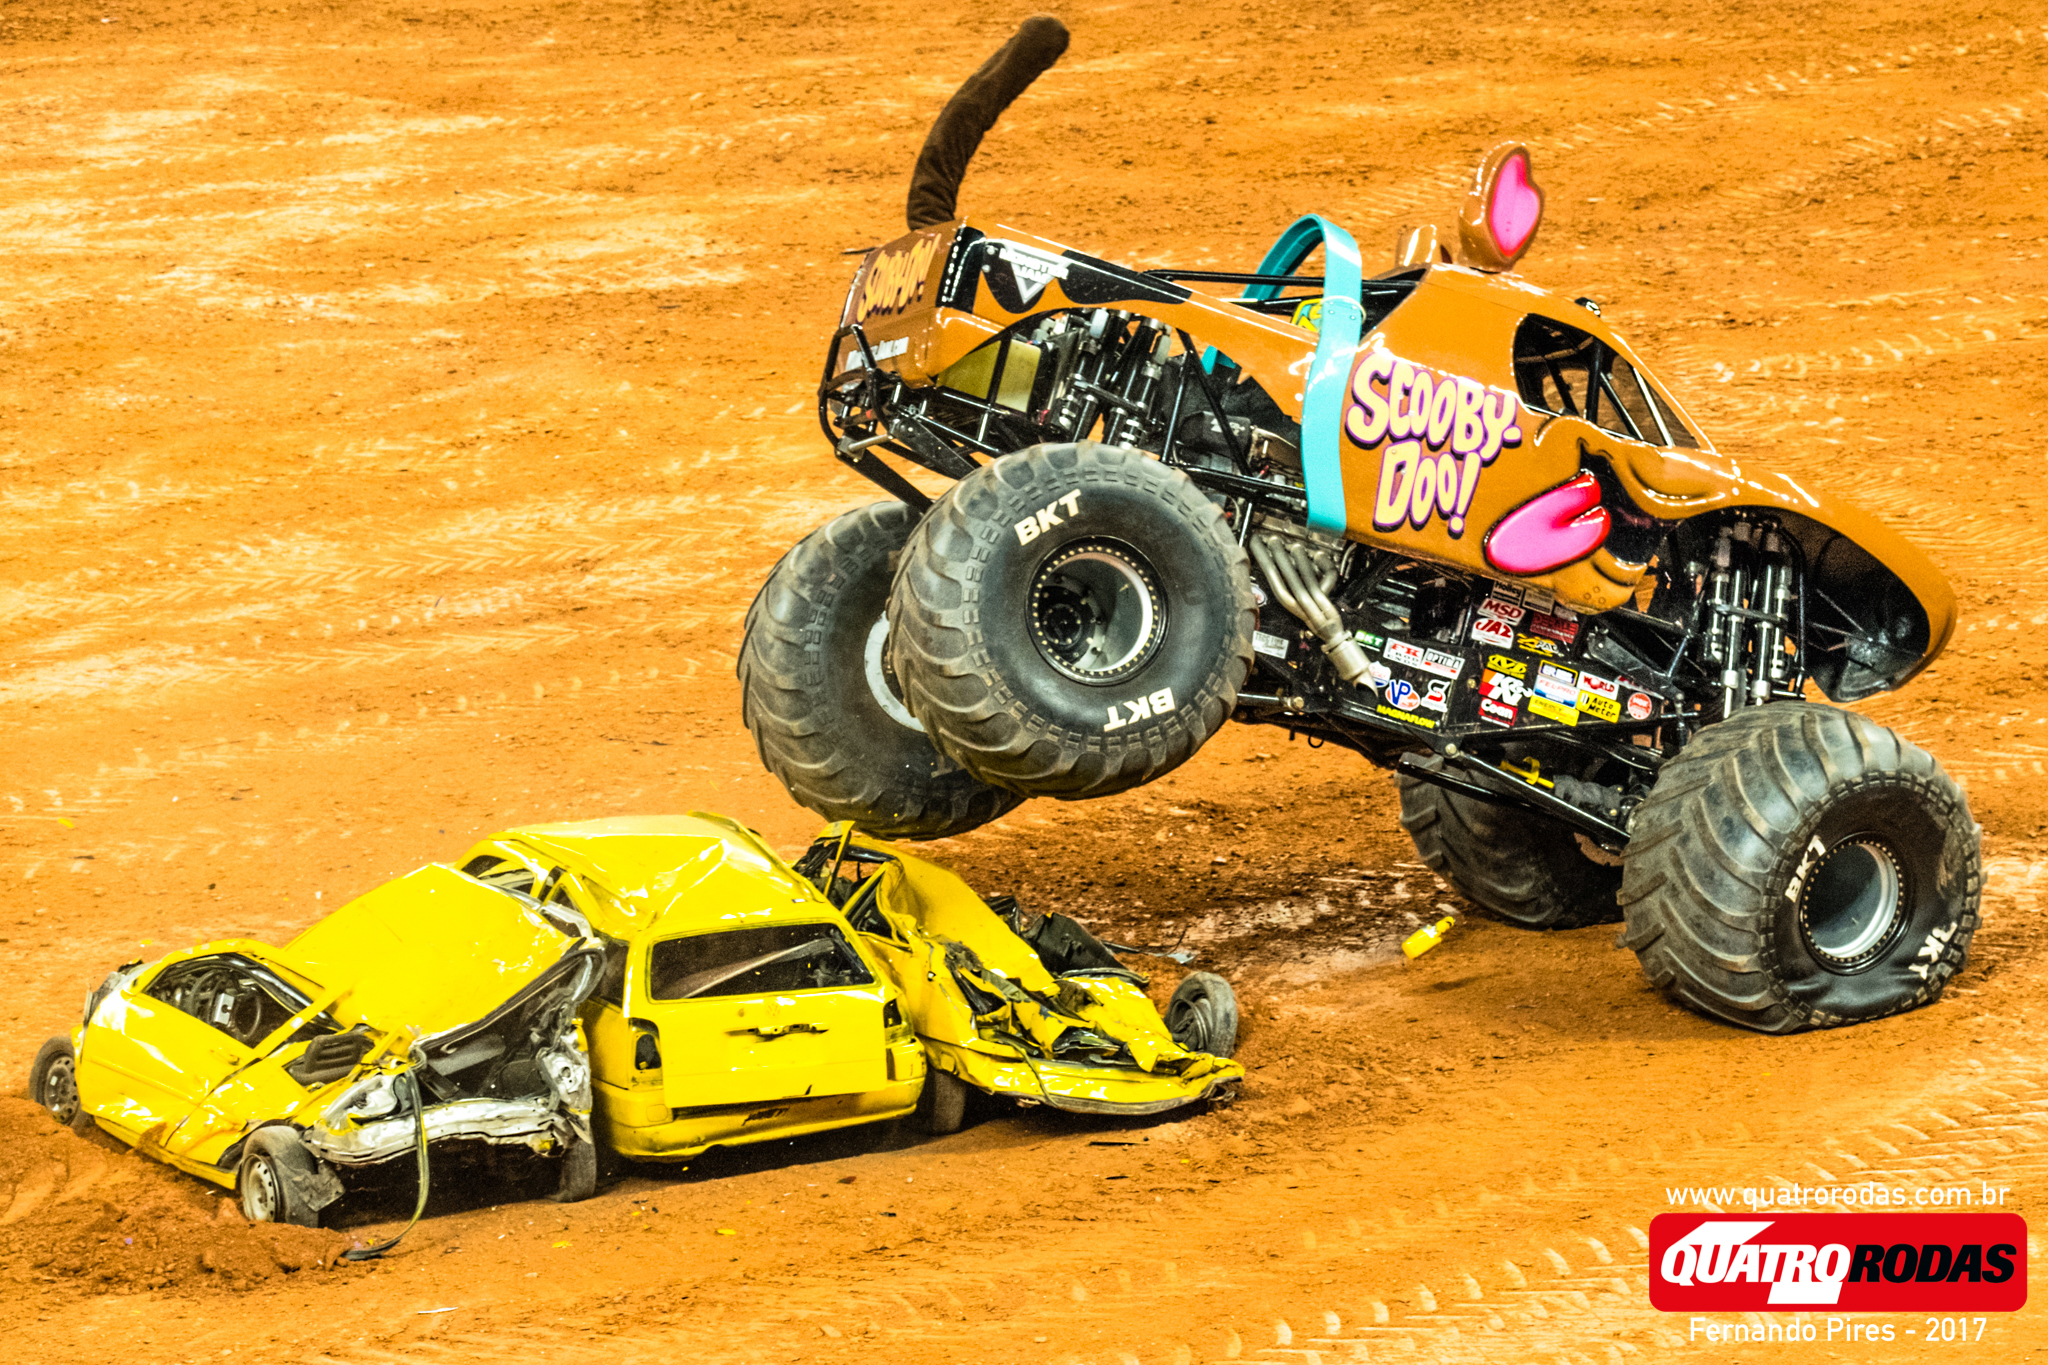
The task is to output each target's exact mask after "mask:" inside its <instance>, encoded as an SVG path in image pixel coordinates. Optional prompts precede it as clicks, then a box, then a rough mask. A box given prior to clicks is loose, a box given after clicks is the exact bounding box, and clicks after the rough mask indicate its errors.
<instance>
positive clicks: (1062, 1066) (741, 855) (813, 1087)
mask: <svg viewBox="0 0 2048 1365" xmlns="http://www.w3.org/2000/svg"><path fill="white" fill-rule="evenodd" d="M462 866H463V870H464V871H465V872H467V873H469V874H471V875H473V876H476V877H479V878H481V879H483V880H484V881H487V882H491V883H493V884H496V885H501V886H505V887H508V888H511V889H514V890H517V891H519V892H521V893H522V894H526V895H530V896H532V897H534V898H535V899H537V900H539V901H542V902H545V903H548V904H553V905H560V906H562V907H564V908H565V909H570V910H573V911H574V912H575V913H577V914H579V915H581V916H582V917H584V918H585V919H586V920H587V921H588V922H589V924H590V925H591V927H592V929H593V931H594V932H596V933H597V934H598V935H599V936H600V937H601V938H602V939H603V940H604V941H605V944H606V969H605V972H604V974H603V978H602V981H601V983H600V985H599V987H598V989H597V990H596V991H595V992H594V993H593V995H592V997H591V999H590V1000H589V1001H588V1002H587V1003H586V1004H585V1006H584V1016H583V1017H584V1025H585V1029H586V1032H587V1034H588V1036H589V1038H590V1042H591V1059H592V1065H593V1068H594V1072H595V1096H596V1100H595V1103H596V1113H597V1119H598V1122H597V1130H598V1132H599V1133H600V1135H601V1136H602V1137H603V1139H604V1140H605V1141H606V1142H608V1143H609V1145H610V1146H611V1147H612V1148H613V1149H614V1150H616V1151H617V1152H618V1153H620V1154H621V1155H623V1156H626V1157H629V1158H632V1159H635V1160H641V1161H663V1160H685V1159H688V1158H689V1157H692V1156H694V1155H696V1154H698V1153H700V1152H702V1151H704V1150H706V1149H708V1148H710V1147H714V1146H725V1145H733V1144H738V1143H747V1142H760V1141H765V1140H768V1139H771V1138H785V1137H791V1136H796V1135H799V1134H803V1133H812V1132H819V1131H823V1130H826V1129H831V1128H843V1127H849V1126H852V1125H855V1124H862V1123H872V1122H878V1121H884V1120H889V1119H895V1118H900V1117H902V1116H904V1115H907V1114H910V1113H912V1112H913V1111H915V1112H917V1113H918V1114H919V1116H920V1118H921V1120H922V1123H923V1126H925V1127H926V1128H927V1129H928V1130H930V1131H934V1132H950V1131H952V1130H953V1129H955V1128H958V1127H959V1126H960V1124H961V1122H962V1120H963V1117H964V1112H965V1103H966V1097H967V1087H970V1086H971V1087H973V1088H976V1089H979V1090H982V1091H986V1092H988V1093H990V1094H994V1095H1003V1096H1008V1097H1010V1098H1014V1099H1017V1100H1020V1101H1023V1102H1026V1103H1043V1104H1050V1105H1053V1106H1055V1107H1058V1108H1062V1109H1071V1110H1079V1111H1084V1112H1094V1113H1126V1114H1147V1113H1157V1112H1160V1111H1162V1110H1165V1109H1170V1108H1174V1107H1176V1106H1179V1105H1183V1104H1188V1103H1192V1102H1194V1101H1197V1100H1201V1099H1211V1098H1220V1097H1222V1096H1223V1095H1225V1094H1227V1093H1228V1092H1229V1091H1230V1090H1231V1089H1232V1088H1233V1087H1234V1086H1235V1084H1236V1083H1237V1082H1238V1081H1239V1080H1240V1079H1241V1078H1242V1077H1243V1074H1244V1071H1243V1068H1242V1067H1241V1066H1240V1065H1239V1064H1238V1063H1236V1062H1233V1061H1230V1060H1228V1059H1227V1058H1226V1057H1223V1056H1213V1055H1209V1054H1208V1053H1206V1052H1202V1051H1195V1050H1192V1049H1191V1047H1190V1046H1188V1045H1187V1044H1190V1043H1199V1042H1203V1041H1206V1042H1209V1043H1211V1044H1220V1046H1217V1047H1216V1050H1217V1051H1220V1052H1226V1053H1227V1052H1228V1051H1229V1039H1228V1038H1226V1037H1225V1030H1226V1027H1227V1031H1228V1034H1229V1036H1230V1038H1234V1035H1235V1008H1234V1005H1232V1004H1231V1003H1230V1000H1229V988H1228V986H1227V985H1225V984H1224V983H1223V982H1222V980H1221V979H1220V978H1217V977H1213V976H1206V975H1204V976H1202V977H1199V978H1191V980H1192V981H1193V982H1194V988H1192V989H1185V988H1184V990H1183V992H1182V995H1181V997H1179V998H1177V999H1176V1002H1175V1005H1174V1007H1173V1009H1171V1010H1170V1011H1169V1013H1170V1014H1173V1015H1174V1016H1176V1018H1177V1019H1178V1020H1179V1032H1180V1033H1181V1034H1182V1040H1181V1041H1176V1040H1175V1036H1174V1032H1173V1031H1171V1030H1169V1029H1168V1027H1167V1025H1166V1023H1165V1022H1164V1021H1162V1020H1161V1018H1160V1016H1159V1012H1158V1011H1157V1010H1156V1009H1155V1008H1154V1007H1153V1006H1152V1003H1151V1002H1150V1000H1148V999H1147V998H1146V996H1145V994H1144V991H1143V989H1142V981H1141V979H1140V978H1138V977H1137V975H1136V974H1135V973H1133V972H1131V971H1129V970H1128V969H1127V968H1125V967H1123V966H1122V964H1121V963H1119V962H1118V961H1117V960H1116V958H1115V956H1114V954H1113V953H1111V952H1110V950H1109V949H1108V948H1106V947H1104V946H1103V945H1102V944H1101V943H1100V942H1098V941H1097V940H1095V939H1094V938H1093V937H1092V936H1090V935H1088V934H1087V931H1086V930H1084V929H1082V928H1081V927H1080V926H1079V925H1078V924H1076V923H1075V922H1074V921H1072V920H1070V919H1066V918H1065V917H1064V916H1038V917H1032V918H1026V917H1023V916H1022V915H1021V914H1020V913H1018V912H1016V911H1015V909H1014V904H1013V903H1009V902H1001V903H999V904H1001V905H1002V906H1003V908H1004V910H1005V911H1007V912H1008V913H1009V914H1010V915H1011V918H1009V919H1005V918H1004V917H1003V915H1001V914H999V913H998V912H997V910H995V909H992V908H991V907H990V905H989V904H988V903H986V902H984V901H983V900H982V899H981V898H980V897H979V896H977V895H975V893H974V892H973V891H972V890H971V889H970V888H969V887H968V886H967V885H966V883H965V882H963V881H961V880H960V879H959V878H958V877H956V876H954V875H953V874H951V873H949V872H946V871H945V870H943V869H941V868H939V867H936V866H934V865H933V864H931V863H928V862H924V861H922V860H920V859H916V858H912V857H908V856H907V855H903V854H900V853H898V852H896V851H895V850H894V849H892V848H890V846H888V845H886V844H882V843H878V842H876V841H874V840H870V839H867V838H864V837H862V836H860V835H858V834H856V833H854V832H852V831H851V829H850V828H848V827H847V826H844V825H834V826H828V827H827V829H826V830H825V832H824V833H823V834H822V835H821V836H820V837H819V839H818V841H817V842H816V843H814V844H813V845H812V848H811V849H810V851H809V852H808V853H806V854H805V856H804V858H803V859H802V860H800V861H799V863H798V864H797V865H796V866H795V867H792V866H790V865H789V864H787V863H785V862H783V861H782V859H780V858H779V857H777V856H776V855H775V854H774V852H773V851H772V850H770V849H769V848H768V847H767V845H766V844H764V843H763V842H762V841H761V840H760V838H759V836H757V835H755V834H754V833H753V832H752V831H750V830H748V829H746V828H745V827H744V826H742V825H739V824H737V823H735V822H733V821H731V820H727V819H725V818H723V817H720V816H713V815H706V814H702V813H697V814H693V815H689V816H663V817H648V818H630V819H612V820H596V821H589V822H584V823H579V824H562V825H540V826H532V827H529V828H523V829H516V830H511V831H508V832H506V833H503V834H499V835H496V836H494V837H493V838H491V839H488V840H486V841H484V842H483V843H481V844H479V845H477V846H476V847H475V848H473V849H472V850H470V853H469V855H468V856H467V858H466V859H465V861H464V862H463V865H462ZM1020 931H1021V932H1020ZM1033 935H1035V936H1036V937H1035V940H1034V938H1032V937H1031V936H1033ZM1047 957H1050V958H1051V959H1052V960H1051V962H1048V961H1047V960H1046V959H1047ZM928 1066H929V1068H930V1070H929V1072H928V1070H927V1068H928Z"/></svg>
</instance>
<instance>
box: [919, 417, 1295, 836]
mask: <svg viewBox="0 0 2048 1365" xmlns="http://www.w3.org/2000/svg"><path fill="white" fill-rule="evenodd" d="M1253 619H1254V614H1253V606H1252V595H1251V578H1250V570H1249V568H1248V561H1247V560H1246V558H1245V553H1244V551H1243V550H1242V549H1240V548H1239V547H1238V544H1237V542H1236V540H1235V539H1234V538H1233V536H1232V535H1231V532H1230V529H1229V527H1228V526H1227V525H1225V523H1224V520H1223V514H1222V513H1221V511H1219V510H1218V509H1217V507H1216V505H1215V504H1214V503H1212V502H1210V501H1209V499H1208V498H1207V497H1205V496H1204V495H1203V494H1202V492H1201V490H1200V489H1198V488H1197V487H1196V486H1195V485H1194V483H1193V482H1192V481H1191V480H1189V478H1188V477H1187V475H1185V474H1183V473H1181V472H1180V471H1179V470H1177V469H1171V468H1168V467H1167V466H1165V465H1162V464H1160V463H1159V462H1158V461H1157V460H1154V459H1152V458H1150V457H1149V456H1146V455H1143V454H1141V453H1140V452H1138V451H1135V450H1126V449H1123V448H1121V447H1118V446H1105V445H1097V444H1094V443H1092V442H1085V441H1084V442H1081V443H1078V444H1073V445H1045V446H1033V447H1032V448H1031V449H1029V450H1022V451H1018V452H1017V453H1015V454H1013V455H1005V456H1003V457H1002V458H1001V459H999V460H996V461H993V462H992V463H990V464H987V465H984V466H983V467H982V468H980V469H978V470H976V471H975V472H974V473H973V474H970V475H968V476H967V477H966V478H964V479H962V480H961V481H960V482H959V483H957V484H955V485H954V486H953V488H952V489H951V490H950V491H949V492H948V493H947V494H946V496H945V497H943V498H941V499H940V500H939V502H938V504H937V505H936V506H935V507H933V508H932V510H931V512H930V513H929V514H927V515H926V517H925V519H924V521H923V522H921V523H920V524H919V525H918V528H917V531H916V533H915V534H913V535H912V536H911V538H910V543H909V545H908V546H907V547H906V549H905V551H904V556H903V564H902V568H901V570H900V571H899V572H898V574H897V577H896V586H895V590H894V592H893V593H892V595H891V597H890V601H889V620H890V625H891V627H892V629H891V635H890V648H891V650H892V655H893V658H894V660H895V665H896V674H897V677H898V678H900V679H901V680H902V683H903V692H904V699H905V701H906V702H907V703H908V704H909V707H910V711H911V713H912V714H913V715H915V716H916V717H917V718H918V719H919V720H920V721H921V722H923V723H924V725H925V726H926V727H927V728H928V729H929V730H930V731H931V732H932V735H933V738H934V739H935V740H936V741H937V742H938V745H939V748H940V749H942V750H943V751H945V752H946V753H947V754H949V755H951V756H952V757H953V758H955V759H957V760H958V761H959V762H960V763H961V765H962V766H964V767H965V768H967V769H968V771H970V772H972V773H973V774H974V775H975V776H976V777H978V778H980V779H981V780H982V781H984V782H988V783H991V784H993V785H996V786H1000V787H1003V788H1006V789H1008V790H1010V791H1016V792H1021V793H1024V794H1026V795H1029V796H1056V797H1060V798H1062V799H1066V800H1074V799H1078V798H1082V797H1091V796H1107V795H1109V794H1111V793H1113V792H1120V791H1124V790H1126V789H1128V788H1131V787H1136V786H1139V785H1141V784H1143V783H1146V782H1150V781H1152V780H1153V779H1154V778H1156V777H1159V776H1160V775H1162V774H1164V773H1166V772H1168V771H1170V770H1171V769H1173V768H1175V767H1177V766H1178V765H1179V764H1181V763H1183V762H1185V761H1186V760H1187V759H1188V758H1189V757H1190V756H1192V755H1193V754H1194V752H1195V750H1197V749H1199V748H1200V747H1201V746H1202V745H1203V744H1204V743H1205V742H1207V740H1208V738H1209V736H1210V735H1212V734H1214V733H1215V732H1216V730H1217V728H1218V727H1219V726H1221V725H1222V724H1223V722H1224V720H1225V719H1226V718H1227V717H1228V716H1229V715H1230V712H1231V708H1232V707H1234V706H1235V705H1236V704H1237V689H1238V687H1239V685H1240V684H1241V683H1242V682H1243V681H1244V679H1245V675H1246V673H1247V671H1248V670H1249V669H1250V667H1251V657H1252V653H1251V637H1252V622H1253Z"/></svg>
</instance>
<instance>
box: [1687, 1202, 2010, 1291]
mask: <svg viewBox="0 0 2048 1365" xmlns="http://www.w3.org/2000/svg"><path fill="white" fill-rule="evenodd" d="M2026 1247H2027V1223H2026V1220H2025V1219H2023V1218H2021V1217H2020V1216H2019V1215H2018V1214H2016V1213H1795V1214H1789V1215H1787V1216H1785V1217H1782V1218H1770V1219H1752V1218H1727V1217H1719V1216H1715V1215H1712V1214H1707V1215H1701V1214H1694V1213H1664V1214H1659V1215H1657V1217H1655V1218H1653V1219H1651V1220H1650V1302H1651V1303H1652V1304H1654V1305H1656V1306H1657V1307H1658V1308H1660V1309H1662V1310H1663V1311H1665V1312H1667V1313H1698V1312H1723V1313H1728V1312H1735V1313H1748V1312H1769V1311H1773V1310H1775V1311H1778V1312H1785V1311H1791V1312H1799V1311H1801V1310H1806V1309H1828V1310H1832V1311H1835V1312H1864V1313H1878V1312H1889V1313H1906V1312H1930V1313H1942V1312H1965V1311H1974V1312H1979V1313H1987V1312H1988V1313H2010V1312H2012V1311H2014V1310H2015V1309H2018V1308H2020V1307H2023V1306H2024V1305H2025V1304H2026V1301H2027V1253H2026Z"/></svg>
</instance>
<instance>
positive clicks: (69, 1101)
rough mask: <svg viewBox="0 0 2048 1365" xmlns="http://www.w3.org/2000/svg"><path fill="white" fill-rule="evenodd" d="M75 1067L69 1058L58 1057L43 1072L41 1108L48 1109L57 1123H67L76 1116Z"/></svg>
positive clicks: (76, 1087)
mask: <svg viewBox="0 0 2048 1365" xmlns="http://www.w3.org/2000/svg"><path fill="white" fill-rule="evenodd" d="M75 1067H76V1063H74V1062H73V1061H72V1059H71V1058H69V1057H59V1058H57V1059H56V1060H55V1061H53V1062H51V1063H50V1069H49V1070H47V1071H45V1072H44V1073H43V1093H42V1095H41V1096H39V1098H40V1099H41V1100H42V1102H43V1108H45V1109H47V1110H49V1111H50V1117H52V1118H54V1119H56V1120H57V1122H59V1123H69V1122H71V1120H73V1119H75V1118H77V1117H78V1072H77V1071H76V1069H75Z"/></svg>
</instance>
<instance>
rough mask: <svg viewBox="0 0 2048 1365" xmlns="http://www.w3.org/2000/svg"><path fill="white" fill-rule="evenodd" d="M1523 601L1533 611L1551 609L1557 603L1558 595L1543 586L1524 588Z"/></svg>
mask: <svg viewBox="0 0 2048 1365" xmlns="http://www.w3.org/2000/svg"><path fill="white" fill-rule="evenodd" d="M1522 601H1523V603H1524V604H1525V605H1526V606H1527V607H1528V608H1529V610H1531V611H1549V610H1550V609H1551V608H1552V607H1554V606H1556V605H1557V597H1556V595H1555V594H1553V593H1550V592H1546V591H1544V590H1543V589H1542V588H1523V589H1522Z"/></svg>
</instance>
